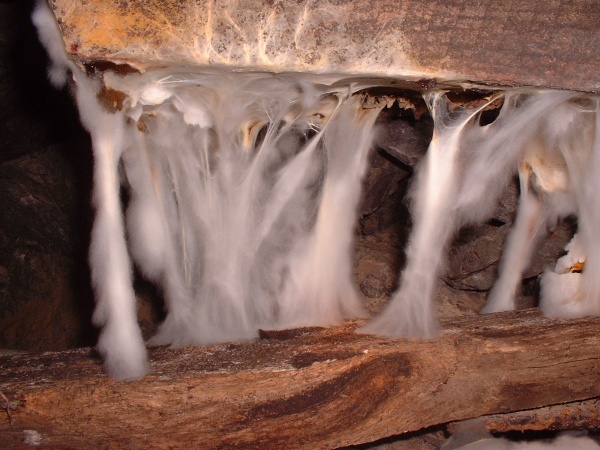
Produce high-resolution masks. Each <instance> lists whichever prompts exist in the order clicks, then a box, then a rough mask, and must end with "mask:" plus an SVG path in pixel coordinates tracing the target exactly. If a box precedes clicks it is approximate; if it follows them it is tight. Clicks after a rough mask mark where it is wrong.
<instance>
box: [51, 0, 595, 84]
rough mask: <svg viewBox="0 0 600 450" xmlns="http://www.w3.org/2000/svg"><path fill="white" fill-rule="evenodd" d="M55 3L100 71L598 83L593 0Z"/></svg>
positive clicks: (71, 37) (82, 58)
mask: <svg viewBox="0 0 600 450" xmlns="http://www.w3.org/2000/svg"><path fill="white" fill-rule="evenodd" d="M49 3H50V5H51V7H52V8H53V10H54V13H55V15H56V18H57V19H58V22H59V24H60V27H61V30H62V33H63V36H64V40H65V45H66V49H67V51H68V53H69V54H70V55H71V56H72V57H73V58H74V59H75V60H77V61H78V62H81V63H86V64H91V65H92V66H94V67H96V68H100V69H102V68H110V67H111V66H110V65H109V64H107V63H113V66H112V68H115V69H116V67H115V66H114V64H126V65H130V66H133V67H134V68H137V69H139V70H146V69H147V68H150V67H154V66H157V65H159V66H161V67H164V66H165V65H168V64H175V65H176V64H187V65H193V66H202V67H207V66H211V67H215V66H217V67H224V68H229V69H236V70H239V69H248V70H267V71H271V72H294V71H298V72H312V73H319V74H323V73H325V74H346V75H352V76H378V77H393V78H405V77H414V79H419V78H435V79H437V80H438V81H448V80H450V81H473V82H475V83H484V84H499V85H527V86H542V87H552V88H562V89H575V90H582V91H592V92H597V91H598V90H600V79H599V78H598V72H599V62H598V60H599V59H598V48H600V27H598V23H600V3H599V2H598V1H597V0H572V1H569V2H540V1H537V0H511V1H504V2H493V1H488V0H445V1H444V2H441V3H435V4H432V3H431V2H430V1H428V0H403V1H401V2H398V1H397V0H377V1H373V0H353V1H351V2H348V1H343V2H341V1H333V0H310V1H308V0H300V1H295V2H273V1H267V0H230V1H227V2H219V1H202V2H191V1H188V2H181V1H157V0H128V1H117V0H109V1H106V0H87V1H85V2H82V1H80V0H49ZM124 68H125V66H121V70H123V69H124ZM433 84H435V83H433Z"/></svg>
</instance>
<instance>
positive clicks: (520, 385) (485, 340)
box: [0, 310, 600, 449]
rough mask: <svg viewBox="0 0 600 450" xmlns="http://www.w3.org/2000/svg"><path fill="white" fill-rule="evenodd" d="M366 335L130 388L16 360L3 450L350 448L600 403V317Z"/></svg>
mask: <svg viewBox="0 0 600 450" xmlns="http://www.w3.org/2000/svg"><path fill="white" fill-rule="evenodd" d="M356 326H357V323H356V322H349V323H346V324H345V325H343V326H340V327H335V328H331V329H299V330H286V331H277V332H263V333H262V339H260V340H258V341H256V342H251V343H246V344H225V345H219V346H214V347H208V348H192V347H184V348H180V349H168V348H163V347H160V348H153V349H151V350H150V357H151V365H152V371H153V372H152V374H151V375H149V376H147V377H145V378H143V379H141V380H138V381H133V382H124V383H118V382H115V381H113V380H111V379H108V378H107V377H106V376H105V375H104V374H103V372H102V368H101V363H100V361H99V359H97V358H95V357H94V356H93V352H92V351H91V350H90V349H81V350H72V351H67V352H60V353H44V354H40V355H26V356H22V355H12V356H2V357H0V391H2V392H3V394H4V395H5V396H6V398H7V399H9V404H10V407H11V415H12V417H13V421H14V427H11V426H10V425H9V424H8V422H7V421H6V420H5V421H4V423H2V426H1V428H0V441H2V440H4V441H6V442H13V443H14V445H15V446H14V447H13V448H19V447H18V445H22V443H21V441H19V439H22V436H21V434H20V433H22V432H23V431H22V430H26V429H29V430H36V431H38V432H39V433H40V434H41V435H42V438H43V442H44V443H45V444H47V445H57V446H58V448H66V447H69V448H100V447H105V446H107V445H110V447H111V448H133V449H135V448H149V447H168V446H174V447H180V446H182V445H184V446H186V447H188V448H205V449H211V448H261V449H280V448H299V449H303V448H306V449H309V448H310V449H314V448H336V447H342V446H347V445H352V444H357V443H364V442H372V441H375V440H377V439H380V438H383V437H387V436H392V435H398V434H402V433H405V432H409V431H416V430H419V429H422V428H425V427H429V426H432V425H436V424H440V423H446V422H450V421H459V420H464V419H467V418H471V417H478V416H482V415H490V414H498V413H505V412H510V411H522V410H527V409H532V408H540V407H544V406H548V405H556V404H561V403H565V402H573V401H579V400H586V399H591V398H598V397H600V351H599V349H600V336H599V333H598V331H599V329H600V318H595V319H577V320H571V321H567V320H550V319H546V318H543V317H541V316H540V315H539V313H538V312H537V310H526V311H518V312H510V313H501V314H494V315H487V316H479V317H465V318H461V319H453V320H451V321H447V322H445V323H444V328H443V332H442V333H441V335H440V336H439V337H438V338H437V339H435V340H430V341H421V340H410V341H409V340H389V339H383V338H375V337H372V336H365V335H360V334H356V333H354V332H353V330H354V329H355V327H356ZM17 441H18V442H17ZM8 448H11V447H8Z"/></svg>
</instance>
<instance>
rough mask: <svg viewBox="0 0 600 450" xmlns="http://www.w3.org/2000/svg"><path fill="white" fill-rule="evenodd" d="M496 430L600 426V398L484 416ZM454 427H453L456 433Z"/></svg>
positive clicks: (489, 428)
mask: <svg viewBox="0 0 600 450" xmlns="http://www.w3.org/2000/svg"><path fill="white" fill-rule="evenodd" d="M483 420H484V423H485V424H486V427H487V429H488V430H489V431H490V432H493V433H505V432H508V431H544V430H553V431H554V430H573V429H590V428H600V398H594V399H591V400H584V401H581V402H572V403H565V404H561V405H552V406H545V407H543V408H536V409H532V410H527V411H517V412H512V413H506V414H493V415H491V416H486V417H484V418H483ZM453 428H454V427H453V426H450V427H449V430H450V431H451V432H453V431H452V430H453Z"/></svg>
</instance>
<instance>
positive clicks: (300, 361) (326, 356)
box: [290, 350, 361, 369]
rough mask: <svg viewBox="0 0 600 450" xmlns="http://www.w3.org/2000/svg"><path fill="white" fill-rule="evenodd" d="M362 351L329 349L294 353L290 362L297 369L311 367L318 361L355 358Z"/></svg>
mask: <svg viewBox="0 0 600 450" xmlns="http://www.w3.org/2000/svg"><path fill="white" fill-rule="evenodd" d="M360 354H361V353H358V352H356V351H343V350H341V351H339V352H338V351H333V352H332V351H329V352H321V353H318V352H304V353H300V354H298V355H294V356H293V357H292V358H291V360H290V363H291V365H292V367H294V368H296V369H303V368H305V367H310V366H311V365H313V364H314V363H316V362H322V361H331V360H336V361H343V360H345V359H349V358H353V357H355V356H359V355H360Z"/></svg>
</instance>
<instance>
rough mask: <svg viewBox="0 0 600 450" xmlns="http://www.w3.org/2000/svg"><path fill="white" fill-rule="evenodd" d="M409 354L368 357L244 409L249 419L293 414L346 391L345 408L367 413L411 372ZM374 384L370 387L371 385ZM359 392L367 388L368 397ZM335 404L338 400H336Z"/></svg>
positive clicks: (359, 413)
mask: <svg viewBox="0 0 600 450" xmlns="http://www.w3.org/2000/svg"><path fill="white" fill-rule="evenodd" d="M412 371H413V367H412V362H411V357H410V355H408V354H406V353H397V354H391V355H387V356H386V357H385V358H382V359H379V360H374V361H369V362H367V363H364V364H360V365H359V366H357V367H354V368H352V369H350V370H349V371H348V372H345V373H343V374H342V375H340V376H338V377H335V378H333V379H331V380H329V381H325V382H323V383H321V384H319V385H318V386H316V387H314V388H311V389H308V390H306V391H303V392H300V393H298V394H295V395H292V396H290V397H288V398H283V399H279V400H275V401H270V402H266V403H263V404H261V405H258V406H256V407H254V408H252V409H251V410H250V411H248V413H247V416H248V417H249V418H252V420H261V419H273V418H278V417H287V416H291V415H296V414H304V413H309V412H310V411H316V410H318V409H320V408H322V407H323V406H324V405H326V404H328V403H333V402H335V401H336V400H338V401H339V397H340V395H343V394H349V395H348V403H349V404H352V405H349V406H348V408H349V409H351V410H352V414H353V415H354V416H355V417H356V416H368V415H369V414H370V412H371V411H372V410H374V409H376V408H377V407H378V405H379V404H380V403H381V402H382V401H384V400H385V399H386V398H387V397H388V389H395V386H397V384H398V383H399V382H400V380H404V379H405V378H407V377H409V376H410V375H411V374H412ZM374 384H375V385H377V388H376V389H373V385H374ZM361 392H369V399H368V401H364V399H363V398H362V395H361V394H360V393H361ZM336 404H337V405H338V406H337V407H339V403H336Z"/></svg>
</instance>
